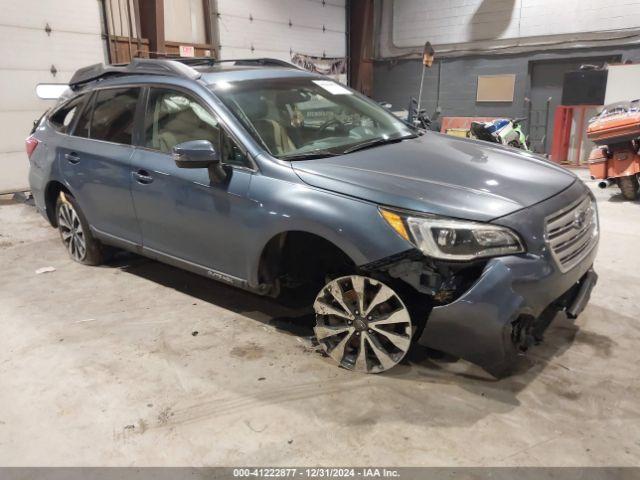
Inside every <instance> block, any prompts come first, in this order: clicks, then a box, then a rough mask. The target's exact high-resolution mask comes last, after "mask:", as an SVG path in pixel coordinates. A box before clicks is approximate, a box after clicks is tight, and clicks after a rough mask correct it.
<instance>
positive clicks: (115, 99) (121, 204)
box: [59, 87, 142, 245]
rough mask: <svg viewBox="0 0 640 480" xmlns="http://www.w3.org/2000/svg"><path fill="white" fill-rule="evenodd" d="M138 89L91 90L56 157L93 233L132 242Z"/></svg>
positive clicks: (137, 237)
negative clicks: (89, 98) (91, 94)
mask: <svg viewBox="0 0 640 480" xmlns="http://www.w3.org/2000/svg"><path fill="white" fill-rule="evenodd" d="M140 91H141V88H139V87H118V88H105V89H101V90H97V91H96V92H95V93H94V94H93V96H92V98H91V101H90V102H89V103H87V104H86V106H85V108H84V109H83V111H82V114H81V116H80V118H79V120H78V122H77V124H76V126H75V129H74V131H73V135H72V136H69V137H67V139H66V140H67V141H66V142H65V144H64V145H62V148H61V151H60V156H59V165H60V166H61V170H62V172H63V176H64V178H65V180H66V181H67V183H68V185H69V186H70V188H71V191H72V192H73V193H74V195H75V196H76V197H77V198H76V199H77V200H78V202H79V204H80V207H81V208H82V210H83V212H84V214H85V215H86V217H87V219H88V221H89V224H90V225H91V227H92V228H93V229H95V230H97V232H98V234H103V235H105V236H107V237H115V239H116V240H124V241H126V242H127V243H133V244H137V245H139V244H140V243H141V240H142V239H141V234H140V229H139V226H138V223H137V219H136V216H135V212H134V210H133V200H132V199H131V191H130V188H131V173H130V172H131V157H132V155H133V151H134V147H133V146H132V145H133V131H134V124H135V118H136V112H137V108H138V99H139V96H140Z"/></svg>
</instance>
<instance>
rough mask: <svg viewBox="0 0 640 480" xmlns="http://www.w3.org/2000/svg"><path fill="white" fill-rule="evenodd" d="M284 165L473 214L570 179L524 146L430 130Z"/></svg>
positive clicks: (349, 191) (440, 210)
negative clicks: (362, 147) (346, 152)
mask: <svg viewBox="0 0 640 480" xmlns="http://www.w3.org/2000/svg"><path fill="white" fill-rule="evenodd" d="M291 164H292V166H293V169H294V170H295V172H296V173H297V174H298V176H299V177H300V178H301V180H302V181H303V182H305V183H307V184H309V185H312V186H315V187H318V188H322V189H326V190H331V191H333V192H337V193H341V194H345V195H350V196H352V197H357V198H361V199H364V200H368V201H371V202H375V203H378V204H380V205H387V206H392V207H397V208H402V209H407V210H415V211H418V212H424V213H433V214H436V215H443V216H447V217H455V218H464V219H468V220H478V221H489V220H492V219H495V218H498V217H502V216H504V215H508V214H510V213H513V212H515V211H517V210H520V209H522V208H525V207H528V206H530V205H533V204H535V203H538V202H541V201H543V200H545V199H547V198H549V197H552V196H553V195H555V194H557V193H559V192H561V191H562V190H564V189H566V188H567V187H569V186H570V185H571V184H572V183H573V182H574V181H575V179H576V177H575V175H574V174H572V173H571V172H569V171H568V170H565V169H563V168H561V167H558V166H556V165H554V164H552V163H550V162H548V161H547V160H544V159H542V158H539V157H536V156H535V155H532V154H529V153H527V152H520V151H518V150H515V149H512V148H505V147H502V146H500V145H492V144H490V143H487V142H480V141H475V140H466V139H461V138H457V137H453V136H450V135H441V134H438V133H431V132H428V133H426V134H425V135H423V136H421V137H418V138H415V139H408V140H404V141H402V142H399V143H394V144H389V145H383V146H379V147H373V148H370V149H366V150H361V151H358V152H354V153H351V154H347V155H341V156H339V157H329V158H322V159H317V160H299V161H294V162H291Z"/></svg>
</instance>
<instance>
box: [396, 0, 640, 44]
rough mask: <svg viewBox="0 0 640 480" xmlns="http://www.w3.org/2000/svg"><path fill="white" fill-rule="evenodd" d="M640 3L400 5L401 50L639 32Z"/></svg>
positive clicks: (534, 0) (405, 0) (504, 0)
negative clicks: (430, 45)
mask: <svg viewBox="0 0 640 480" xmlns="http://www.w3.org/2000/svg"><path fill="white" fill-rule="evenodd" d="M639 15H640V0H607V1H606V2H603V1H601V0H562V1H558V0H451V1H447V2H442V1H440V0H401V1H398V0H395V1H394V2H393V43H394V44H395V45H396V46H398V47H412V46H417V45H422V44H424V42H425V41H426V40H429V41H430V42H431V43H433V44H434V45H444V44H452V43H465V42H472V41H477V40H487V39H516V38H522V37H539V36H550V35H568V34H578V33H587V32H589V33H590V32H599V31H620V30H624V29H632V28H638V26H639V25H638V16H639Z"/></svg>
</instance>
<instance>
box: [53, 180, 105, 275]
mask: <svg viewBox="0 0 640 480" xmlns="http://www.w3.org/2000/svg"><path fill="white" fill-rule="evenodd" d="M56 220H57V223H58V231H59V232H60V238H61V239H62V243H63V244H64V246H65V247H66V249H67V251H68V252H69V255H70V256H71V258H72V259H73V260H75V261H76V262H78V263H82V264H84V265H99V264H101V263H102V262H103V261H104V253H103V249H102V244H100V242H99V241H98V240H96V239H95V238H93V235H92V234H91V230H89V224H88V223H87V220H86V219H85V217H84V215H83V213H82V211H81V210H80V206H79V205H78V202H77V201H76V199H75V198H73V197H72V196H71V195H69V194H65V193H64V192H60V196H59V197H58V201H57V203H56Z"/></svg>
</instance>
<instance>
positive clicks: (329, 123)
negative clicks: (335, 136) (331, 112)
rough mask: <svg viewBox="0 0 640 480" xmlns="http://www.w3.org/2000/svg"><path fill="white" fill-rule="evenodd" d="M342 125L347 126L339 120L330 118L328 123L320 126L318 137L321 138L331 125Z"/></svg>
mask: <svg viewBox="0 0 640 480" xmlns="http://www.w3.org/2000/svg"><path fill="white" fill-rule="evenodd" d="M334 124H335V125H342V126H345V125H346V124H345V123H344V122H342V121H340V120H338V119H337V118H335V117H334V118H330V119H329V120H327V121H326V122H324V123H323V124H322V125H320V127H319V128H318V131H317V132H316V133H317V135H318V136H320V135H321V134H323V133H324V131H325V130H326V129H327V128H329V127H330V126H331V125H334Z"/></svg>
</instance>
